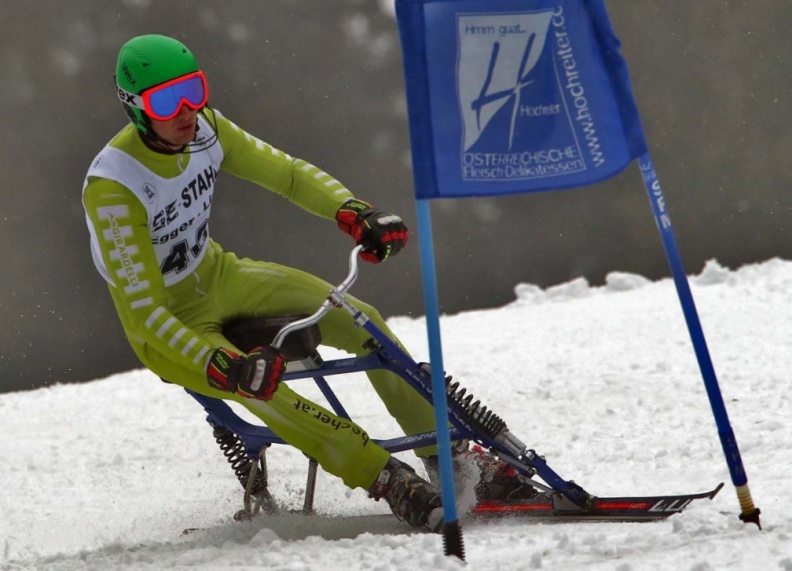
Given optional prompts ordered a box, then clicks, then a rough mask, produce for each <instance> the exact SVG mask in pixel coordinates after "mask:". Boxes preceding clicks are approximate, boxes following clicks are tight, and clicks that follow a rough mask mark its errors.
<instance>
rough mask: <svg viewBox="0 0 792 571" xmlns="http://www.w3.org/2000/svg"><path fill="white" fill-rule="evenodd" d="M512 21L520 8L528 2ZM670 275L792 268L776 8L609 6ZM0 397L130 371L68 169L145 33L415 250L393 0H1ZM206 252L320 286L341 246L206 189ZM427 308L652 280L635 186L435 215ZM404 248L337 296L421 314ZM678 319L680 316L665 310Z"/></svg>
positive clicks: (782, 21)
mask: <svg viewBox="0 0 792 571" xmlns="http://www.w3.org/2000/svg"><path fill="white" fill-rule="evenodd" d="M526 4H527V5H529V6H530V2H526ZM608 7H609V10H610V13H611V18H612V20H613V23H614V27H615V28H616V31H617V34H618V35H619V36H620V38H621V40H622V41H623V43H624V50H623V52H624V55H625V57H626V59H627V61H628V63H629V65H630V70H631V73H632V79H633V86H634V89H635V93H636V98H637V100H638V104H639V107H640V109H641V114H642V118H643V122H644V127H645V130H646V134H647V138H648V141H649V144H650V149H651V152H652V156H653V158H654V161H655V165H656V167H657V170H658V173H659V175H660V180H661V182H662V184H663V189H664V193H665V196H666V199H667V201H668V204H669V210H670V214H671V219H672V221H673V223H674V229H675V232H676V236H677V240H678V243H679V247H680V250H681V253H682V257H683V260H684V261H685V264H686V269H687V271H688V273H697V272H699V271H700V270H701V268H702V267H703V264H704V263H705V262H706V261H707V260H710V259H717V260H718V261H719V262H720V263H721V264H722V265H724V266H727V267H731V268H734V267H737V266H739V265H742V264H745V263H750V262H755V261H761V260H765V259H767V258H770V257H776V256H779V257H786V258H788V257H790V256H792V244H791V243H790V240H789V238H788V234H789V225H790V221H792V212H791V211H790V206H791V205H792V201H790V198H789V186H790V178H791V177H792V165H791V164H790V158H791V157H790V155H791V154H792V130H791V129H790V118H791V117H790V116H791V115H792V112H791V111H790V87H792V66H791V65H790V59H789V57H790V56H789V54H790V53H792V34H790V33H789V30H790V22H791V21H792V18H790V16H791V15H792V3H790V2H788V1H781V2H779V1H773V0H751V1H750V2H749V1H744V2H743V1H734V0H695V1H690V0H664V1H663V2H646V1H627V0H620V1H617V0H611V1H610V2H608ZM0 8H2V18H0V30H2V33H0V72H1V74H2V81H0V104H2V109H3V111H4V116H3V120H2V133H3V137H2V139H0V145H2V152H1V153H0V161H2V163H0V173H2V175H3V183H4V184H3V188H2V190H0V243H2V252H3V268H2V277H0V391H11V390H23V389H29V388H33V387H36V386H42V385H47V384H51V383H55V382H72V381H81V380H90V379H94V378H97V377H101V376H105V375H108V374H110V373H113V372H119V371H124V370H128V369H131V368H136V367H139V364H138V362H137V361H136V360H135V358H134V356H133V354H132V352H131V350H130V349H129V348H128V346H127V344H126V341H125V339H124V337H123V333H122V330H121V328H120V325H119V324H118V322H117V319H116V316H115V311H114V309H113V307H112V304H111V301H110V297H109V295H108V294H107V292H106V289H105V288H106V286H105V284H104V282H103V280H102V279H101V278H100V277H99V275H98V274H97V273H96V271H95V270H94V268H93V265H92V262H91V256H90V252H89V248H88V233H87V230H86V228H85V223H84V219H83V211H82V206H81V201H80V194H81V186H82V181H83V177H84V174H85V171H86V169H87V167H88V165H89V163H90V161H91V160H92V158H93V157H94V156H95V154H96V153H97V152H98V151H99V150H100V149H101V148H102V146H103V145H104V144H105V143H106V142H107V141H108V140H109V139H110V138H111V137H112V136H113V135H114V134H115V133H116V132H117V131H118V130H119V129H120V128H121V127H122V126H123V125H124V123H125V118H124V115H123V113H122V111H121V109H120V106H119V103H118V102H117V100H116V98H115V93H114V88H113V77H112V76H113V72H114V67H115V59H116V55H117V52H118V48H119V47H120V46H121V45H122V44H123V43H124V42H125V41H126V40H127V39H129V38H130V37H132V36H134V35H138V34H143V33H163V34H166V35H171V36H174V37H177V38H179V39H180V40H182V41H183V42H185V43H186V44H187V45H188V46H190V47H191V49H192V50H193V51H194V53H195V54H196V56H197V57H198V59H199V62H200V64H201V66H202V67H203V68H204V69H205V71H206V72H207V73H208V77H209V82H210V89H211V97H210V104H211V105H213V106H214V107H217V108H218V109H220V110H221V111H223V113H224V114H225V115H226V116H228V117H229V118H231V119H232V120H233V121H235V122H236V123H238V124H240V125H241V126H242V127H243V128H245V129H246V130H248V131H250V132H252V133H254V134H256V135H257V136H259V137H260V138H262V139H264V140H265V141H267V142H269V143H271V144H272V145H274V146H276V147H279V148H281V149H283V150H285V151H286V152H288V153H290V154H292V155H294V156H298V157H301V158H305V159H306V160H308V161H310V162H312V163H314V164H316V165H318V166H320V167H322V168H324V169H325V170H327V171H328V172H330V173H331V174H333V175H334V176H335V177H336V178H338V179H339V180H341V181H343V182H344V183H345V184H346V185H347V186H348V187H349V188H350V189H352V190H353V192H355V193H356V194H358V195H359V196H360V197H361V198H364V199H368V200H369V201H372V202H375V203H376V204H378V205H380V206H383V207H385V208H388V209H390V210H394V211H396V212H398V213H400V214H401V215H402V216H403V217H404V218H405V219H406V221H407V222H408V225H410V226H411V227H412V228H413V229H414V228H416V222H415V206H414V200H413V186H412V174H411V170H410V161H409V140H408V132H407V115H406V105H405V100H404V86H403V75H402V68H401V51H400V46H399V39H398V35H397V27H396V21H395V18H394V17H393V13H392V2H389V1H385V0H382V1H376V0H332V1H331V0H268V1H266V2H263V1H261V0H234V1H232V2H222V3H220V2H212V1H208V0H207V1H192V2H187V1H183V0H179V1H177V0H169V1H167V2H164V1H159V2H156V1H154V0H126V1H115V0H113V1H111V0H80V1H73V2H72V1H69V2H66V1H63V2H48V1H46V0H0ZM215 199H216V201H215V204H214V209H213V211H214V217H213V236H214V238H215V239H216V240H217V241H219V242H220V243H221V244H223V245H224V246H225V248H226V249H230V250H235V251H236V252H237V253H238V254H240V255H246V256H251V257H258V258H263V259H270V260H275V261H279V262H282V263H287V264H290V265H294V266H297V267H300V268H303V269H306V270H308V271H311V272H314V273H316V274H318V275H320V276H322V277H325V278H326V279H328V280H329V281H331V282H337V281H338V280H339V279H340V278H341V277H342V276H343V275H344V274H345V271H346V256H347V252H348V249H349V247H350V246H351V241H349V239H348V238H347V237H346V236H344V235H342V234H341V233H340V232H339V231H338V230H337V229H336V228H335V225H334V224H332V223H330V222H325V221H322V220H320V219H316V218H313V217H311V216H310V215H308V214H306V213H303V212H302V211H300V210H299V209H296V208H295V207H293V206H291V205H289V204H288V203H286V202H285V201H282V200H280V199H279V198H277V197H276V196H275V195H272V194H270V193H267V192H262V191H261V190H260V189H258V188H255V187H253V186H251V185H250V184H248V183H244V182H241V181H237V180H235V179H233V178H232V177H230V176H229V175H225V176H221V182H220V185H219V192H218V193H217V194H216V195H215ZM432 215H433V219H434V238H435V252H436V256H437V267H438V280H439V295H440V302H441V310H442V311H443V312H445V313H454V312H459V311H463V310H467V309H473V308H484V307H494V306H499V305H503V304H506V303H508V302H510V301H512V300H513V299H514V294H513V287H514V286H515V285H516V284H518V283H521V282H528V283H533V284H537V285H540V286H542V287H547V286H549V285H553V284H557V283H560V282H563V281H566V280H569V279H572V278H575V277H578V276H585V277H586V278H587V279H588V280H589V281H590V282H591V283H592V284H600V283H602V280H603V278H604V276H605V275H606V274H607V273H608V272H610V271H614V270H617V271H628V272H635V273H640V274H643V275H645V276H647V277H649V278H652V279H658V278H661V277H664V276H667V275H669V271H668V269H667V265H666V261H665V257H664V254H663V251H662V246H661V243H660V239H659V237H658V235H657V230H656V228H655V225H654V220H653V218H652V216H651V210H650V208H649V204H648V201H647V198H646V194H645V191H644V190H643V186H642V183H641V180H640V176H639V173H638V169H637V167H636V166H632V167H630V168H629V169H628V170H627V171H625V173H623V174H622V175H620V176H618V177H616V178H615V179H613V180H611V181H609V182H607V183H605V184H601V185H598V186H597V187H594V188H590V189H584V190H574V191H564V192H555V193H544V194H536V195H521V196H515V197H506V198H493V199H467V200H441V201H435V202H434V203H433V205H432ZM417 244H418V239H417V236H413V238H412V244H411V246H412V247H411V248H408V250H407V251H406V252H404V254H403V255H401V256H399V257H398V258H395V259H393V260H392V261H389V262H388V263H387V264H385V265H383V266H378V267H374V266H368V265H367V266H366V267H365V269H364V272H363V275H362V276H361V279H360V281H359V282H358V284H359V285H357V286H356V287H355V293H356V294H357V295H358V296H359V297H361V298H364V299H366V300H368V301H371V302H372V303H374V304H375V305H376V306H378V307H379V308H380V309H381V311H382V312H383V314H385V315H386V316H390V315H407V314H409V315H415V316H420V315H422V314H423V302H422V297H421V274H420V267H419V261H420V260H419V253H418V248H417ZM669 310H671V311H673V310H676V308H669Z"/></svg>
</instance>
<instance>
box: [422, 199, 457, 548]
mask: <svg viewBox="0 0 792 571" xmlns="http://www.w3.org/2000/svg"><path fill="white" fill-rule="evenodd" d="M416 208H417V213H418V233H419V237H420V250H421V274H422V276H423V293H424V306H425V308H426V331H427V336H428V340H429V361H430V363H431V367H432V369H431V371H432V402H433V404H434V413H435V425H436V429H437V455H438V460H439V463H440V485H441V489H440V492H441V494H442V499H443V516H444V518H445V525H444V527H443V542H444V544H445V554H446V555H455V556H457V557H458V558H459V559H461V560H463V561H464V559H465V555H464V553H465V552H464V547H463V545H462V528H461V527H460V526H459V521H458V515H457V507H456V494H455V492H454V469H453V465H452V462H451V435H450V433H449V428H448V402H447V401H446V387H445V369H444V368H443V347H442V342H441V339H440V308H439V304H438V301H437V299H438V296H437V274H436V271H435V259H434V239H433V237H432V215H431V209H430V208H429V200H427V199H418V200H417V201H416Z"/></svg>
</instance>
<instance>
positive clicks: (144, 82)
mask: <svg viewBox="0 0 792 571" xmlns="http://www.w3.org/2000/svg"><path fill="white" fill-rule="evenodd" d="M198 69H199V68H198V62H197V61H196V60H195V56H194V55H193V54H192V52H191V51H190V50H189V49H187V46H185V45H184V44H182V43H181V42H180V41H178V40H174V39H173V38H169V37H167V36H160V35H156V34H149V35H146V36H137V37H135V38H132V39H131V40H129V41H128V42H127V43H125V44H124V45H123V46H122V47H121V51H120V52H118V63H117V65H116V76H115V80H116V85H117V86H118V87H120V88H121V89H123V90H124V91H128V92H129V93H134V94H135V95H140V94H141V93H142V92H143V91H145V90H146V89H148V88H149V87H154V86H155V85H159V84H161V83H165V82H166V81H168V80H171V79H175V78H177V77H181V76H182V75H186V74H188V73H192V72H194V71H198ZM123 106H124V111H126V114H127V116H128V117H129V119H130V121H132V124H133V125H135V127H137V128H138V129H139V130H140V131H141V132H143V133H146V132H147V131H148V129H149V125H150V123H149V118H148V117H147V116H146V114H145V113H144V112H143V110H142V109H137V108H135V107H132V106H130V105H127V104H126V103H124V104H123Z"/></svg>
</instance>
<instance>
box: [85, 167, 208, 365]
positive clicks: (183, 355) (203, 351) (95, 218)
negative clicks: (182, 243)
mask: <svg viewBox="0 0 792 571" xmlns="http://www.w3.org/2000/svg"><path fill="white" fill-rule="evenodd" d="M83 201H84V204H85V211H86V214H87V216H88V219H89V222H90V224H91V225H92V226H93V230H94V234H95V236H96V242H97V243H98V247H99V252H100V254H101V258H102V262H103V263H104V267H105V269H106V270H107V272H106V276H105V277H106V279H110V286H111V287H110V291H111V293H112V296H113V300H114V301H115V304H116V309H117V310H118V313H119V317H120V318H121V320H122V322H123V325H124V329H125V331H126V333H127V335H129V336H130V337H132V336H135V337H137V340H138V341H141V342H142V343H145V344H146V345H148V346H149V347H150V348H151V349H152V350H153V351H156V352H158V353H160V354H162V355H163V356H165V357H167V358H168V359H170V360H172V361H174V362H176V363H178V364H180V365H182V366H184V367H187V368H188V369H190V370H193V371H196V372H205V370H206V360H207V359H208V357H209V355H210V350H211V349H213V347H211V346H210V345H209V344H208V343H207V342H206V341H205V340H204V339H203V338H202V337H201V336H200V335H199V334H197V333H196V332H195V331H194V330H192V329H191V328H189V327H187V326H186V325H185V324H184V323H183V322H182V321H180V320H179V319H178V318H177V317H176V316H175V315H173V313H172V312H171V311H170V310H169V309H168V303H167V293H166V289H165V282H164V280H163V277H162V273H161V272H160V268H159V264H158V263H157V257H156V254H155V252H154V246H152V244H151V236H150V234H149V228H148V215H147V213H146V209H145V208H144V207H143V205H142V204H141V203H140V201H139V200H138V199H137V197H135V195H134V194H133V193H132V192H131V191H130V190H129V189H127V188H126V187H124V186H123V185H121V184H119V183H117V182H115V181H111V180H108V179H104V178H91V179H90V181H89V183H88V185H87V187H86V189H85V192H84V194H83Z"/></svg>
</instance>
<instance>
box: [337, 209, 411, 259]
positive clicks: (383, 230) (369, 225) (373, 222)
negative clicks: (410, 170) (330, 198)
mask: <svg viewBox="0 0 792 571" xmlns="http://www.w3.org/2000/svg"><path fill="white" fill-rule="evenodd" d="M335 218H336V221H337V222H338V227H339V228H340V229H341V230H342V231H344V232H346V233H347V234H349V235H350V236H352V238H353V239H354V240H355V244H357V245H359V246H363V252H361V254H360V257H361V258H363V259H364V260H366V261H367V262H372V263H375V264H376V263H377V262H384V261H385V260H387V259H388V258H389V257H390V256H395V255H396V254H398V253H399V252H400V251H401V250H402V249H403V248H404V247H405V246H406V245H407V236H408V234H409V230H407V226H405V225H404V222H403V221H402V219H401V218H399V217H398V216H396V215H395V214H393V213H391V212H383V211H382V210H378V209H376V208H374V207H372V206H371V205H370V204H368V203H366V202H363V201H362V200H358V199H356V198H351V199H349V200H347V201H346V202H345V203H344V204H342V205H341V208H339V209H338V212H336V216H335Z"/></svg>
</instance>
